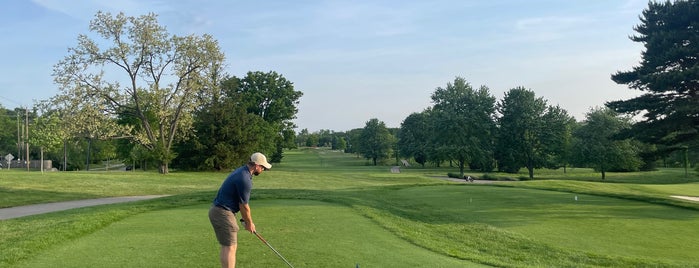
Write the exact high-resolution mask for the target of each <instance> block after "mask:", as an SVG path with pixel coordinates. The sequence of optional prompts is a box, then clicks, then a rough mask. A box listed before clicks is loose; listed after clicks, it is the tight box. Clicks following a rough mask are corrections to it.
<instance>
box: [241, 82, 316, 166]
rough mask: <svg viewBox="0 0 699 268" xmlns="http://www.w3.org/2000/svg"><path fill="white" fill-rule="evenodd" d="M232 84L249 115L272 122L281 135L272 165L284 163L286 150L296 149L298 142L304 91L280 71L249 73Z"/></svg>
mask: <svg viewBox="0 0 699 268" xmlns="http://www.w3.org/2000/svg"><path fill="white" fill-rule="evenodd" d="M232 79H234V80H236V81H235V82H234V83H231V85H236V86H237V88H236V89H237V92H238V93H239V94H240V95H241V104H242V105H243V107H245V108H246V109H247V112H248V113H251V114H254V115H257V116H259V117H260V118H262V119H263V120H264V121H265V122H267V123H269V124H270V125H271V126H272V127H273V128H274V129H275V131H276V132H277V137H276V138H275V139H274V142H275V146H276V149H275V151H273V152H272V153H271V154H270V161H271V162H280V161H281V159H282V151H283V149H285V148H295V147H296V143H295V141H294V138H295V136H296V135H295V132H294V128H295V127H296V125H295V124H294V123H293V121H292V120H294V119H296V114H297V113H298V107H297V106H298V104H299V102H300V100H299V99H300V98H301V96H303V92H301V91H296V90H294V84H293V83H292V82H291V81H289V80H287V79H286V78H284V76H282V75H280V74H278V73H277V72H274V71H270V72H266V73H265V72H260V71H255V72H248V73H247V74H246V75H245V77H243V78H242V79H237V78H235V77H234V78H232Z"/></svg>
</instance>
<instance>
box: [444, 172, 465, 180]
mask: <svg viewBox="0 0 699 268" xmlns="http://www.w3.org/2000/svg"><path fill="white" fill-rule="evenodd" d="M447 177H449V178H455V179H463V178H462V177H461V174H459V173H451V172H449V173H447Z"/></svg>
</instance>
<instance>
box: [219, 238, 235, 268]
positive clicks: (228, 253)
mask: <svg viewBox="0 0 699 268" xmlns="http://www.w3.org/2000/svg"><path fill="white" fill-rule="evenodd" d="M237 248H238V245H235V244H234V245H230V246H221V268H235V251H236V249H237Z"/></svg>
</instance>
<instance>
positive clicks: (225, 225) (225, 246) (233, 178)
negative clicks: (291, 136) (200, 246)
mask: <svg viewBox="0 0 699 268" xmlns="http://www.w3.org/2000/svg"><path fill="white" fill-rule="evenodd" d="M270 168H272V165H270V164H269V163H267V157H265V156H264V155H263V154H261V153H254V154H252V156H250V161H248V163H247V164H246V165H243V166H242V167H239V168H238V169H236V170H234V171H233V172H232V173H231V174H229V175H228V177H227V178H226V180H224V181H223V184H221V188H219V189H218V193H217V194H216V198H215V199H214V202H213V206H211V209H209V220H210V221H211V225H212V226H213V227H214V232H215V233H216V239H217V240H218V243H219V244H221V255H220V258H221V267H223V268H229V267H235V252H236V250H237V248H238V231H239V230H240V228H239V227H238V222H237V220H236V215H235V213H237V212H240V217H241V218H242V219H243V220H244V221H245V224H244V226H245V230H248V231H250V232H252V233H254V232H256V231H255V224H254V223H253V221H252V215H251V213H250V206H249V205H248V201H249V200H250V190H251V189H252V175H255V176H257V175H260V173H262V171H264V170H268V169H270Z"/></svg>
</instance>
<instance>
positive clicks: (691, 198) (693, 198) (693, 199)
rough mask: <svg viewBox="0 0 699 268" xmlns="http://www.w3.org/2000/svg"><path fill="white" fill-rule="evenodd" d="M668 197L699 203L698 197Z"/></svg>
mask: <svg viewBox="0 0 699 268" xmlns="http://www.w3.org/2000/svg"><path fill="white" fill-rule="evenodd" d="M670 197H674V198H679V199H684V200H689V201H694V202H699V197H697V196H684V195H671V196H670Z"/></svg>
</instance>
